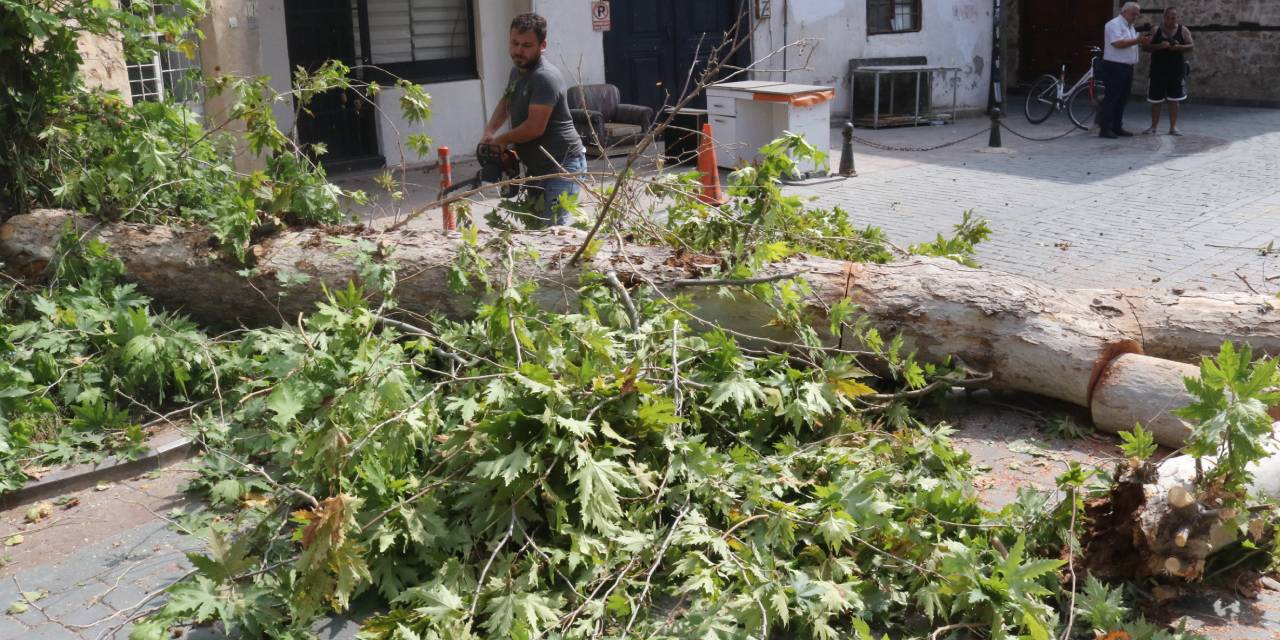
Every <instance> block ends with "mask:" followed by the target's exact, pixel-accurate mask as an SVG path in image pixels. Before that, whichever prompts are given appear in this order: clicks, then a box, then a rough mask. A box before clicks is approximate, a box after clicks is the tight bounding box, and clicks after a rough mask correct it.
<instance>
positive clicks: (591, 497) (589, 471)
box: [573, 455, 636, 533]
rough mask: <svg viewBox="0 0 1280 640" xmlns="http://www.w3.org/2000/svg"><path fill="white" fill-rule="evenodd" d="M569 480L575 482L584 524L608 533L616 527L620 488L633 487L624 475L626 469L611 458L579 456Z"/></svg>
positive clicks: (618, 517) (634, 486) (620, 514)
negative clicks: (571, 479) (576, 467)
mask: <svg viewBox="0 0 1280 640" xmlns="http://www.w3.org/2000/svg"><path fill="white" fill-rule="evenodd" d="M579 465H580V466H579V467H578V471H577V473H575V474H574V476H573V480H574V482H576V483H577V484H578V506H579V507H581V508H582V519H583V521H584V522H585V523H586V525H587V526H589V527H592V528H594V529H596V530H597V531H600V532H601V533H608V532H611V531H615V530H617V528H618V520H620V519H621V517H622V507H621V505H620V504H619V502H618V492H619V490H620V489H630V490H634V489H635V488H636V485H635V480H634V479H633V478H629V477H627V476H626V475H625V472H626V469H625V468H624V467H623V466H622V465H620V464H618V463H617V462H614V461H613V460H595V459H593V458H591V457H590V456H587V455H583V456H581V457H580V460H579Z"/></svg>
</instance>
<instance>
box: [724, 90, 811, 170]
mask: <svg viewBox="0 0 1280 640" xmlns="http://www.w3.org/2000/svg"><path fill="white" fill-rule="evenodd" d="M834 93H835V91H834V89H832V88H831V87H821V86H815V85H802V84H791V83H783V82H766V81H744V82H726V83H721V84H716V85H711V86H710V87H707V113H708V119H709V121H710V122H711V135H712V136H713V137H714V138H715V142H716V155H717V157H716V159H717V160H718V162H719V164H720V166H722V167H727V168H734V167H737V166H739V165H741V164H743V163H746V162H751V161H753V160H754V159H755V158H756V156H757V154H758V151H759V150H760V147H762V146H764V145H766V144H768V143H769V142H770V141H772V140H774V139H775V138H780V137H782V135H783V133H784V132H788V131H789V132H792V133H797V134H800V135H802V136H804V138H805V140H808V141H809V144H812V145H814V146H815V147H817V148H818V149H819V150H821V151H824V152H827V151H830V150H829V149H828V146H829V142H830V135H831V134H830V118H831V111H830V99H831V97H832V96H833V95H834ZM817 168H818V167H816V166H815V165H814V164H813V163H801V166H800V167H799V170H800V171H801V172H806V173H808V172H813V171H815V170H817Z"/></svg>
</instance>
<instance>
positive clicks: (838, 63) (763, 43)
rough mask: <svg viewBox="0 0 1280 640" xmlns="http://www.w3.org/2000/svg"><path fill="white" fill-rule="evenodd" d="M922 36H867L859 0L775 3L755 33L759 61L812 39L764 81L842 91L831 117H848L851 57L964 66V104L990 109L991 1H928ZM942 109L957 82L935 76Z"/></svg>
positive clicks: (772, 64)
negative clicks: (787, 45)
mask: <svg viewBox="0 0 1280 640" xmlns="http://www.w3.org/2000/svg"><path fill="white" fill-rule="evenodd" d="M922 6H923V11H924V14H923V16H922V20H921V31H919V32H915V33H901V34H882V35H868V34H867V14H866V2H863V1H859V0H788V1H785V2H784V1H782V0H774V1H773V11H772V17H771V18H770V19H769V21H768V24H767V25H761V26H760V27H759V28H757V30H756V35H755V39H754V41H753V43H752V44H753V56H755V58H756V59H760V58H762V57H764V56H765V55H767V54H769V53H770V52H773V51H775V50H777V49H778V48H781V47H782V46H783V45H784V43H787V42H797V41H800V40H806V39H807V40H808V41H809V42H808V43H807V44H805V45H803V46H799V47H795V48H792V49H789V50H788V51H787V52H786V54H785V64H784V55H782V54H779V55H776V56H774V57H773V58H771V59H769V60H768V61H765V62H763V63H761V64H760V67H761V68H762V69H772V70H774V71H772V72H759V73H756V74H755V76H756V77H757V78H760V79H772V80H780V79H782V78H783V75H784V74H783V73H782V72H781V70H782V69H789V71H788V72H787V73H786V74H785V76H786V79H787V80H789V81H791V82H801V83H806V84H820V85H829V86H834V87H836V102H835V104H834V105H832V113H833V115H834V114H847V113H848V110H849V104H850V102H849V101H850V95H849V82H848V75H847V74H848V69H849V60H851V59H863V58H897V57H911V56H925V57H927V58H928V62H929V64H931V65H944V66H950V67H958V68H959V69H960V85H959V89H958V93H957V102H958V104H959V106H960V108H962V109H984V108H986V105H987V92H988V90H989V86H990V77H991V76H990V72H991V65H990V58H991V30H992V18H991V9H992V4H991V2H990V0H936V1H926V2H923V3H922ZM932 89H933V92H932V96H933V99H934V102H935V104H938V105H942V104H946V105H948V106H949V105H950V102H951V85H950V82H949V81H948V80H945V79H943V77H942V76H941V75H938V76H936V77H935V81H934V85H933V88H932Z"/></svg>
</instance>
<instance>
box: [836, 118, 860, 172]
mask: <svg viewBox="0 0 1280 640" xmlns="http://www.w3.org/2000/svg"><path fill="white" fill-rule="evenodd" d="M840 175H842V176H844V177H846V178H856V177H857V176H858V170H857V169H855V168H854V167H853V123H852V122H846V123H844V145H842V146H841V147H840Z"/></svg>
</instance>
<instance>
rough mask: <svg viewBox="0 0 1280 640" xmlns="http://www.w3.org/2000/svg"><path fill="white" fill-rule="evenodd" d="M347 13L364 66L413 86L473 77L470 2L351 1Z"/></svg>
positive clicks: (473, 60)
mask: <svg viewBox="0 0 1280 640" xmlns="http://www.w3.org/2000/svg"><path fill="white" fill-rule="evenodd" d="M353 10H354V11H355V13H356V15H355V18H356V19H355V20H354V21H353V23H354V25H355V27H356V28H355V42H356V50H357V51H360V52H361V58H362V59H363V60H364V62H365V64H369V65H373V66H376V67H379V68H381V69H383V70H385V71H386V72H387V73H389V74H391V75H395V76H399V77H403V78H406V79H408V80H413V81H417V82H424V81H440V80H446V79H452V78H455V77H464V76H471V77H474V75H475V43H474V32H473V27H472V20H473V16H472V8H471V2H470V0H357V2H356V3H355V5H354V7H353ZM362 35H365V36H367V40H366V39H365V38H362V37H361V36H362ZM375 75H376V74H375Z"/></svg>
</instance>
